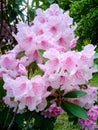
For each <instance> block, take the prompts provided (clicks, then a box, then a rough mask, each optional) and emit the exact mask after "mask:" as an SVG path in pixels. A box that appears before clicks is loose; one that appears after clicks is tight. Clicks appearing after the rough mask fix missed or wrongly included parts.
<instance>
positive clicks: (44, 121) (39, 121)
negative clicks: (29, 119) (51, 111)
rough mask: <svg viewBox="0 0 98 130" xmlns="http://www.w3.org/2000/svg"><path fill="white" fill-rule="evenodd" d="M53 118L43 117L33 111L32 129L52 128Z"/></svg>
mask: <svg viewBox="0 0 98 130" xmlns="http://www.w3.org/2000/svg"><path fill="white" fill-rule="evenodd" d="M54 122H55V120H52V119H48V118H44V117H43V116H41V115H40V114H38V113H35V122H34V127H33V128H34V130H38V129H40V130H53V128H54Z"/></svg>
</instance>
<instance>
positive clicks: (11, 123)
mask: <svg viewBox="0 0 98 130" xmlns="http://www.w3.org/2000/svg"><path fill="white" fill-rule="evenodd" d="M17 110H18V106H17V108H16V111H15V112H14V116H13V118H12V121H11V122H10V124H9V127H8V129H7V130H10V129H11V127H12V125H13V123H14V120H15V117H16V114H17Z"/></svg>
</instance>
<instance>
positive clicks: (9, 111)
mask: <svg viewBox="0 0 98 130" xmlns="http://www.w3.org/2000/svg"><path fill="white" fill-rule="evenodd" d="M9 114H10V108H9V110H8V113H7V116H6V119H5V122H4V125H3V129H5V127H6V123H7V120H8V117H9Z"/></svg>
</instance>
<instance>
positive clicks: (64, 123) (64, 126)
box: [54, 113, 81, 130]
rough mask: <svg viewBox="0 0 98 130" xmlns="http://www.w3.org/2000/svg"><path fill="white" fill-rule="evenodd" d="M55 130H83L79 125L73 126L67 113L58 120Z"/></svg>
mask: <svg viewBox="0 0 98 130" xmlns="http://www.w3.org/2000/svg"><path fill="white" fill-rule="evenodd" d="M54 130H81V129H80V127H79V125H73V123H72V122H69V121H68V117H67V114H66V113H63V114H62V115H60V116H59V117H58V118H57V121H56V123H55V128H54Z"/></svg>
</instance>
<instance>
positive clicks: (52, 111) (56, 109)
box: [41, 103, 63, 118]
mask: <svg viewBox="0 0 98 130" xmlns="http://www.w3.org/2000/svg"><path fill="white" fill-rule="evenodd" d="M62 112H63V110H62V108H61V107H60V106H57V105H56V103H53V104H52V105H51V106H50V107H49V108H47V109H46V110H45V111H43V112H42V113H41V114H42V115H43V116H44V117H45V118H52V117H57V116H59V115H60V114H61V113H62Z"/></svg>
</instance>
